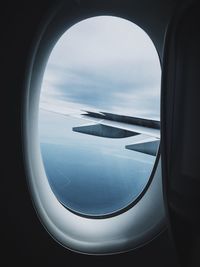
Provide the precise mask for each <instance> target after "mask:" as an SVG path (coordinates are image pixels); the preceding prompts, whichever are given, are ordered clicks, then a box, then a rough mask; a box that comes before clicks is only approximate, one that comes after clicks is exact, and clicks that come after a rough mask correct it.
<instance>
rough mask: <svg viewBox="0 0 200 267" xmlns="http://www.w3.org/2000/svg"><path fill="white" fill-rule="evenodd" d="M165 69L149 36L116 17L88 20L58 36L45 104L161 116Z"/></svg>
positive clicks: (55, 108)
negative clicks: (161, 91) (161, 79)
mask: <svg viewBox="0 0 200 267" xmlns="http://www.w3.org/2000/svg"><path fill="white" fill-rule="evenodd" d="M160 78H161V69H160V62H159V58H158V54H157V52H156V49H155V47H154V45H153V43H152V41H151V39H150V38H149V36H148V35H147V34H146V33H145V32H144V31H143V30H142V29H141V28H140V27H138V26H137V25H135V24H134V23H132V22H130V21H128V20H125V19H121V18H117V17H112V16H98V17H93V18H89V19H86V20H83V21H81V22H79V23H77V24H75V25H74V26H72V27H71V28H70V29H68V30H67V31H66V32H65V33H64V34H63V35H62V36H61V37H60V39H59V40H58V42H57V43H56V45H55V47H54V48H53V50H52V52H51V54H50V57H49V59H48V62H47V66H46V70H45V73H44V77H43V83H42V89H41V96H40V107H41V108H44V109H47V110H53V111H56V112H60V113H62V112H64V113H67V114H71V113H76V112H79V111H80V110H83V109H85V110H95V111H107V112H113V113H117V114H122V115H129V116H139V117H145V118H153V119H159V116H160Z"/></svg>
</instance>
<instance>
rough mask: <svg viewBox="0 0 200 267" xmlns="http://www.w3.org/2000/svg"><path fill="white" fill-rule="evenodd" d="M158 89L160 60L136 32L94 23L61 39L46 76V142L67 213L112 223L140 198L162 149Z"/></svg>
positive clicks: (46, 157) (116, 21)
mask: <svg viewBox="0 0 200 267" xmlns="http://www.w3.org/2000/svg"><path fill="white" fill-rule="evenodd" d="M159 89H160V65H159V59H158V55H157V53H156V50H155V47H154V45H153V43H152V41H151V40H150V38H149V37H148V36H147V34H146V33H145V32H144V31H143V30H142V29H141V28H139V27H138V26H136V25H135V24H133V23H131V22H129V21H127V20H124V19H121V18H117V17H111V16H100V17H94V18H90V19H87V20H84V21H81V22H79V23H77V24H76V25H74V26H73V27H71V28H70V29H69V30H67V31H66V33H65V34H64V35H63V36H62V37H61V38H60V39H59V41H58V42H57V44H56V45H55V47H54V49H53V51H52V53H51V55H50V58H49V60H48V63H47V67H46V70H45V73H44V78H43V84H42V89H41V96H40V110H39V134H40V147H41V153H42V158H43V163H44V167H45V171H46V174H47V177H48V180H49V184H50V186H51V188H52V191H53V192H54V194H55V195H56V197H57V199H58V200H59V201H60V202H61V203H62V204H63V205H64V206H65V207H66V208H68V209H70V210H72V211H74V212H77V213H79V214H82V215H87V216H103V215H109V214H111V213H114V212H117V211H120V210H122V209H123V208H125V207H127V206H128V205H129V204H131V203H132V202H133V201H134V200H135V199H136V198H137V197H138V196H139V195H140V194H141V192H142V191H143V189H144V188H145V186H146V185H147V182H148V180H149V177H150V175H151V172H152V168H153V165H154V163H155V155H156V151H157V147H158V143H159V127H160V126H159V104H160V103H159V98H160V90H159ZM141 118H144V119H141Z"/></svg>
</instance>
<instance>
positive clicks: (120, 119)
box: [73, 111, 160, 156]
mask: <svg viewBox="0 0 200 267" xmlns="http://www.w3.org/2000/svg"><path fill="white" fill-rule="evenodd" d="M79 118H83V119H87V120H90V121H92V122H93V123H92V124H87V125H81V126H78V127H73V131H74V132H79V133H83V134H89V135H95V136H100V137H106V138H126V137H130V136H135V138H134V139H135V141H134V143H132V144H130V145H126V147H125V148H126V149H130V150H134V151H137V152H141V153H145V154H149V155H152V156H156V154H157V150H158V146H159V142H160V122H159V121H155V120H149V119H142V118H136V117H129V116H124V115H117V114H113V113H108V112H91V111H85V112H84V113H83V114H81V115H80V116H79Z"/></svg>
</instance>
